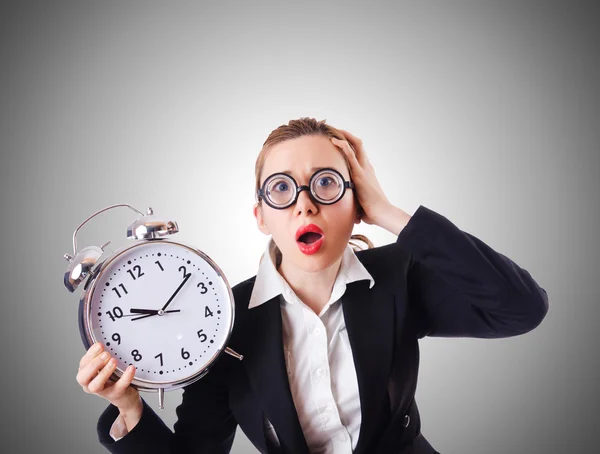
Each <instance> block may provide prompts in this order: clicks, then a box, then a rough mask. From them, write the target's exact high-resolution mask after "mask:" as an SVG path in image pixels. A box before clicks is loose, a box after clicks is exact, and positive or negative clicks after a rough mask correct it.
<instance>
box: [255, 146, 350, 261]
mask: <svg viewBox="0 0 600 454" xmlns="http://www.w3.org/2000/svg"><path fill="white" fill-rule="evenodd" d="M325 167H329V168H333V169H335V170H337V171H338V172H340V173H341V174H342V176H343V177H344V180H346V181H349V180H350V174H349V171H348V167H347V165H346V161H345V159H344V157H343V156H342V152H341V151H340V150H339V149H338V148H336V147H335V146H334V145H333V144H332V143H331V141H330V140H329V138H328V137H325V136H321V135H317V136H314V135H313V136H302V137H299V138H296V139H292V140H287V141H285V142H281V143H279V144H277V145H275V146H274V147H272V148H271V149H270V150H269V151H268V153H267V157H266V160H265V164H264V168H263V171H262V174H261V181H260V185H261V187H262V184H263V183H264V181H265V180H266V179H267V178H268V177H269V176H270V175H272V174H274V173H278V172H284V173H287V174H289V175H291V176H292V177H293V178H294V179H295V180H296V183H297V184H298V185H299V186H301V185H308V184H309V180H310V177H311V176H312V175H313V173H314V172H315V171H316V170H318V169H320V168H325ZM254 216H255V217H256V221H257V225H258V228H259V230H260V231H261V232H263V233H265V234H267V235H268V234H271V235H272V236H273V240H274V241H275V243H276V244H277V247H278V248H279V250H280V251H281V254H282V257H283V258H282V263H285V266H290V265H293V266H295V267H297V268H299V269H301V270H303V271H306V272H315V271H320V270H323V269H325V268H327V267H329V266H331V265H332V264H333V263H334V262H335V261H336V260H337V259H339V258H340V257H341V255H342V254H343V252H344V250H345V248H346V246H347V245H348V240H349V239H350V235H351V234H352V228H353V225H354V224H355V223H356V224H358V223H359V222H360V218H359V217H358V216H357V207H356V204H355V201H354V194H353V189H346V192H345V194H344V196H343V197H342V198H341V199H340V200H339V201H337V202H336V203H334V204H332V205H321V204H319V203H317V202H315V201H314V200H313V199H312V198H311V196H310V194H309V192H308V191H301V192H300V194H299V195H298V200H297V201H296V203H295V204H294V205H292V206H290V207H288V208H285V209H282V210H277V209H275V208H272V207H270V206H268V205H267V204H266V203H265V202H264V200H263V201H261V203H260V208H259V207H258V204H257V205H255V207H254ZM309 224H313V225H316V226H317V227H318V228H320V229H321V231H322V232H323V235H322V239H321V246H320V248H318V250H317V252H313V253H310V249H311V248H310V246H309V247H307V245H306V244H305V243H303V242H302V241H297V240H296V236H297V234H298V229H299V228H300V227H301V226H306V225H309ZM317 237H318V236H317ZM302 239H303V240H305V241H308V242H311V241H314V238H306V237H303V238H302ZM313 249H314V248H313Z"/></svg>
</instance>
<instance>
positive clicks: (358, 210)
mask: <svg viewBox="0 0 600 454" xmlns="http://www.w3.org/2000/svg"><path fill="white" fill-rule="evenodd" d="M362 213H363V210H362V207H361V206H360V205H358V204H357V206H356V218H355V219H354V223H355V224H360V222H361V220H362Z"/></svg>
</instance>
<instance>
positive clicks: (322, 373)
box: [317, 368, 325, 377]
mask: <svg viewBox="0 0 600 454" xmlns="http://www.w3.org/2000/svg"><path fill="white" fill-rule="evenodd" d="M317 375H318V376H319V377H324V376H325V371H324V370H323V369H321V368H318V369H317Z"/></svg>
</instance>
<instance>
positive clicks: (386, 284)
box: [98, 205, 548, 454]
mask: <svg viewBox="0 0 600 454" xmlns="http://www.w3.org/2000/svg"><path fill="white" fill-rule="evenodd" d="M356 255H357V257H358V259H359V260H360V261H361V262H362V263H363V264H364V266H365V267H366V268H367V270H368V271H369V273H371V275H372V276H373V278H374V279H375V285H374V286H373V288H371V289H369V283H368V281H366V280H364V281H357V282H353V283H350V284H348V286H347V289H346V293H345V294H344V295H343V296H342V301H341V302H342V307H343V311H344V318H345V322H346V329H347V332H348V337H349V339H350V345H351V348H352V353H353V356H354V363H355V366H356V373H357V378H358V386H359V394H360V404H361V413H362V423H361V427H360V434H359V437H358V445H357V447H356V450H355V451H354V452H355V453H360V454H363V453H368V454H371V453H381V454H384V453H399V454H434V453H436V452H437V451H435V450H434V449H433V448H432V447H431V445H430V444H429V443H428V442H427V441H426V439H425V438H424V437H423V435H422V434H421V421H420V418H419V412H418V409H417V405H416V403H415V399H414V394H415V390H416V386H417V374H418V366H419V346H418V340H419V339H420V338H422V337H424V336H438V337H475V338H501V337H510V336H516V335H520V334H523V333H526V332H528V331H530V330H532V329H534V328H535V327H537V326H538V325H539V324H540V323H541V321H542V320H543V319H544V317H545V315H546V313H547V311H548V296H547V293H546V291H545V290H544V289H543V288H541V287H540V286H539V285H538V284H537V283H536V282H535V281H534V279H533V278H532V277H531V275H530V274H529V273H528V272H527V271H526V270H524V269H523V268H520V267H519V266H518V265H517V264H516V263H514V262H513V261H511V260H510V259H509V258H507V257H506V256H504V255H502V254H500V253H499V252H496V251H494V250H493V249H491V248H490V247H489V246H487V245H486V244H485V243H483V242H482V241H481V240H479V239H478V238H476V237H474V236H473V235H471V234H469V233H466V232H464V231H462V230H460V229H459V228H458V227H456V226H455V225H454V224H453V223H451V222H450V221H449V220H448V219H447V218H445V217H444V216H442V215H440V214H438V213H436V212H434V211H433V210H430V209H429V208H426V207H424V206H423V205H421V206H419V208H418V209H417V210H416V211H415V213H414V214H413V216H412V217H411V219H410V221H409V222H408V224H407V225H406V226H405V227H404V229H403V230H402V231H401V232H400V235H399V236H398V238H397V240H396V242H395V243H392V244H388V245H385V246H382V247H377V248H373V249H368V250H364V251H358V252H357V253H356ZM255 277H256V276H253V277H252V278H250V279H248V280H246V281H244V282H241V283H239V284H238V285H236V286H235V287H234V288H233V293H234V298H235V303H236V315H235V317H236V318H235V325H234V329H233V332H232V336H231V340H230V342H229V346H230V347H231V348H232V349H233V350H235V351H236V352H238V353H240V354H242V355H244V359H243V360H242V361H239V360H237V359H235V358H233V357H231V356H229V355H221V356H220V357H219V359H218V360H217V361H216V362H215V364H214V366H213V367H212V368H211V370H210V372H209V373H208V374H207V375H206V376H205V377H203V378H202V379H200V380H199V381H197V382H195V383H193V384H191V385H189V386H188V387H186V389H185V390H184V392H183V397H182V403H181V405H180V406H179V407H177V410H176V412H177V416H178V420H177V421H176V423H175V426H174V430H175V433H174V434H173V432H172V431H171V430H170V429H169V428H168V427H167V426H166V425H165V424H164V423H163V421H162V420H161V419H160V418H159V417H158V416H157V415H156V413H155V412H154V411H153V410H152V408H151V407H150V406H148V404H147V403H146V402H145V401H144V410H143V414H142V418H141V420H140V421H139V423H138V424H137V425H136V426H135V427H134V428H133V430H132V431H131V432H130V433H129V434H127V435H126V436H125V437H124V438H122V439H121V440H119V441H117V442H114V441H113V439H112V438H111V437H110V435H109V429H110V426H111V424H112V423H113V421H114V420H115V418H116V417H117V415H118V410H117V409H116V408H115V407H114V406H112V405H109V407H108V408H107V409H106V410H105V411H104V413H103V414H102V415H101V417H100V419H99V421H98V436H99V440H100V442H101V443H102V445H104V446H105V447H106V448H107V449H108V450H109V451H110V452H113V453H123V454H124V453H145V454H152V453H157V454H158V453H160V454H164V453H210V454H214V453H228V452H230V449H231V445H232V443H233V438H234V435H235V431H236V427H237V425H239V426H240V427H241V428H242V430H243V431H244V433H245V434H246V436H247V437H248V438H249V439H250V441H251V442H252V443H253V444H254V446H255V447H256V448H257V449H258V450H259V451H260V452H262V453H269V454H271V453H305V454H307V453H308V448H307V445H306V441H305V439H304V436H303V433H302V429H301V427H300V423H299V421H298V416H297V413H296V410H295V407H294V403H293V400H292V395H291V392H290V388H289V384H288V379H287V373H286V368H285V360H284V354H283V341H282V328H281V313H280V307H279V300H278V298H277V297H276V298H273V299H272V300H270V301H269V302H267V303H265V304H263V305H261V306H258V307H256V308H253V309H250V310H249V309H248V301H249V299H250V294H251V292H252V287H253V285H254V279H255ZM265 415H266V417H267V418H268V419H269V421H271V423H272V424H273V426H274V428H275V431H276V433H277V435H278V438H279V440H280V442H281V448H275V447H273V446H269V445H268V441H267V438H266V437H265V431H264V424H263V418H264V416H265Z"/></svg>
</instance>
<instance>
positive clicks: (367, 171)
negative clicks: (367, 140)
mask: <svg viewBox="0 0 600 454" xmlns="http://www.w3.org/2000/svg"><path fill="white" fill-rule="evenodd" d="M338 130H339V131H340V132H341V133H342V134H343V135H344V137H345V138H346V140H339V139H336V138H334V137H332V138H331V142H332V143H333V144H334V145H335V146H336V147H338V148H341V149H342V151H343V152H344V154H345V155H346V157H347V158H348V161H349V162H350V171H351V172H352V181H353V183H354V184H355V186H356V188H355V191H356V196H357V199H358V203H359V204H360V206H361V207H362V210H363V213H362V216H361V220H362V221H364V222H366V223H367V224H376V218H377V216H378V215H379V213H381V212H382V211H384V210H385V209H386V208H387V206H388V205H389V204H390V202H389V200H388V199H387V197H386V196H385V194H384V192H383V189H381V185H380V184H379V181H378V180H377V177H376V176H375V170H374V169H373V166H372V165H371V162H370V161H369V159H368V158H367V154H366V153H365V150H364V147H363V144H362V140H360V139H359V138H358V137H356V136H354V135H352V134H350V133H349V132H348V131H345V130H343V129H338ZM350 144H351V145H352V146H350Z"/></svg>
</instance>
